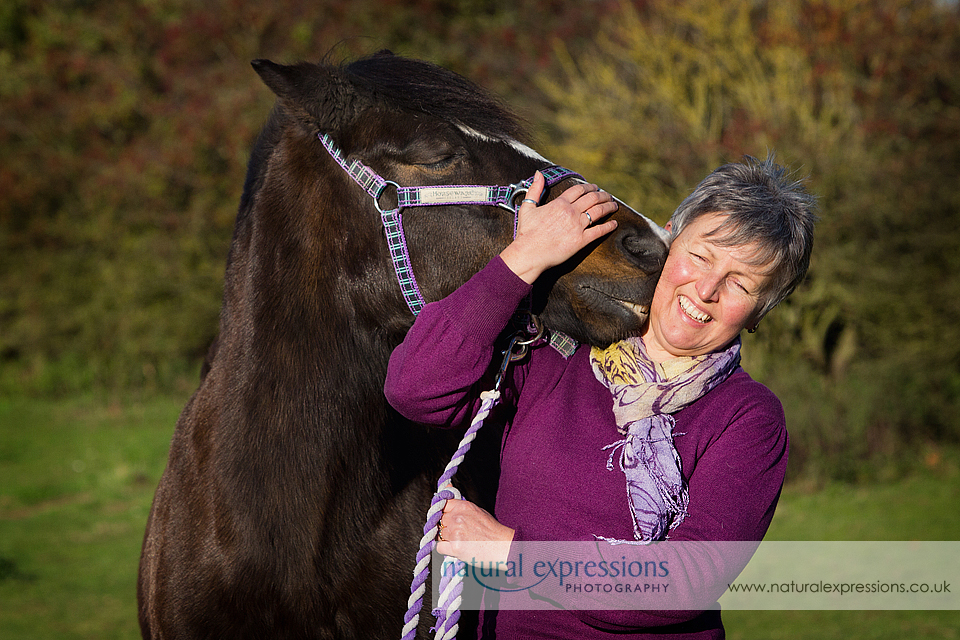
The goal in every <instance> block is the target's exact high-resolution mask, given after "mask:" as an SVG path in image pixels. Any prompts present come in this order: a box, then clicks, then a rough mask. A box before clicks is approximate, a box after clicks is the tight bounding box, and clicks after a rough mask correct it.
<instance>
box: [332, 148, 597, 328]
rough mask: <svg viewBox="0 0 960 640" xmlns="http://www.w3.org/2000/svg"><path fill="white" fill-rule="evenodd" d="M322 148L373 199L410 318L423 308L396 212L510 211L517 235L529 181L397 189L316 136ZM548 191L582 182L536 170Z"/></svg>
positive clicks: (557, 171)
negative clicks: (388, 196) (388, 200)
mask: <svg viewBox="0 0 960 640" xmlns="http://www.w3.org/2000/svg"><path fill="white" fill-rule="evenodd" d="M317 137H318V138H319V139H320V142H322V143H323V146H324V148H325V149H326V150H327V151H328V152H329V153H330V155H331V156H332V157H333V159H334V160H336V161H337V164H339V165H340V166H341V167H342V168H343V170H344V171H346V172H347V174H348V175H349V176H350V177H351V178H353V180H354V181H355V182H356V183H357V184H358V185H360V186H361V187H362V188H363V190H364V191H366V192H367V193H368V194H369V195H370V197H371V198H373V202H374V206H376V208H377V211H379V212H380V219H381V221H382V223H383V228H384V230H385V231H386V235H387V246H388V247H389V249H390V259H391V260H392V261H393V268H394V271H395V272H396V275H397V282H398V283H399V284H400V291H401V292H402V293H403V299H404V300H405V301H406V303H407V306H408V307H409V308H410V311H411V313H413V315H417V314H418V313H420V310H421V309H422V308H423V306H424V305H425V304H426V301H425V300H424V299H423V295H422V294H421V293H420V288H419V287H418V286H417V280H416V278H415V277H414V275H413V266H412V264H411V262H410V253H409V251H407V240H406V237H405V236H404V233H403V217H402V216H401V214H400V211H401V210H402V209H404V208H406V207H427V206H438V205H491V206H497V207H501V208H503V209H506V210H508V211H512V212H513V215H514V219H513V233H514V236H516V233H517V217H516V216H517V212H518V211H519V208H520V207H519V203H518V201H517V198H518V197H519V196H520V195H521V194H525V193H526V192H527V190H528V189H529V188H530V185H531V184H533V177H530V178H527V179H526V180H523V181H522V182H518V183H516V184H512V185H508V186H499V185H494V186H484V185H433V186H415V187H401V186H400V185H398V184H397V183H396V182H391V181H389V180H384V179H383V178H382V177H381V176H380V175H379V174H378V173H377V172H375V171H374V170H372V169H371V168H370V167H368V166H366V165H365V164H363V163H362V162H360V161H359V160H347V159H346V158H345V157H344V155H343V153H342V152H341V151H340V149H339V148H337V146H336V144H335V143H334V142H333V139H332V138H331V137H330V136H329V135H327V134H325V133H320V134H318V136H317ZM540 173H542V174H543V177H544V179H545V180H546V184H547V186H548V187H551V186H553V185H555V184H557V183H558V182H561V181H562V180H566V179H567V178H579V179H581V180H582V179H583V178H582V177H581V176H580V175H579V174H578V173H575V172H573V171H570V170H569V169H564V168H563V167H558V166H551V167H546V168H544V169H541V170H540ZM388 187H393V188H394V189H395V190H396V195H397V206H396V208H393V209H384V208H383V207H382V206H381V204H380V199H381V197H382V196H383V193H384V192H385V191H386V190H387V188H388Z"/></svg>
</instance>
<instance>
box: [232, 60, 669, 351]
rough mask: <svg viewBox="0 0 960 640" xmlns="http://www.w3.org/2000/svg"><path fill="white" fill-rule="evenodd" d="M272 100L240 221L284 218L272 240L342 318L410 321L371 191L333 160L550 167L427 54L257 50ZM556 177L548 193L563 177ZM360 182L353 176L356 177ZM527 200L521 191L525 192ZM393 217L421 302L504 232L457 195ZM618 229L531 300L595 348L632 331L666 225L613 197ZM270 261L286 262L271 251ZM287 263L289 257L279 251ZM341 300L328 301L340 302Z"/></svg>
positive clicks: (424, 177) (451, 175) (450, 171)
mask: <svg viewBox="0 0 960 640" xmlns="http://www.w3.org/2000/svg"><path fill="white" fill-rule="evenodd" d="M254 67H255V69H256V70H257V72H258V73H259V75H260V76H261V78H262V79H263V80H264V82H265V83H266V84H267V85H268V86H269V87H270V88H271V89H272V90H273V91H274V93H276V94H277V96H278V103H277V108H276V109H275V111H274V114H273V116H272V117H271V120H270V122H269V123H268V124H267V126H266V128H265V129H264V133H263V134H262V135H261V139H260V141H259V142H258V144H257V147H256V149H255V150H254V159H253V161H251V169H250V174H249V175H248V179H247V185H246V189H245V195H244V198H243V201H242V204H241V218H242V217H244V212H245V211H246V210H249V209H253V208H259V209H260V210H262V211H264V212H266V213H267V214H268V215H269V216H270V218H271V220H270V221H269V222H266V221H264V222H261V223H260V225H261V227H262V226H263V225H264V224H266V225H273V224H276V225H280V226H285V227H286V228H287V232H286V234H285V236H284V237H285V238H286V239H279V236H278V239H275V240H274V241H273V243H272V244H273V246H272V248H271V249H270V250H272V251H274V252H298V253H299V254H300V255H299V257H298V260H299V263H300V266H299V267H297V272H298V273H297V274H295V275H296V277H298V278H300V281H299V282H297V283H296V284H297V287H298V290H300V291H303V292H304V293H307V294H308V295H312V296H313V297H315V298H316V299H318V300H323V303H322V304H321V305H320V306H318V307H317V311H318V312H319V313H321V314H326V316H327V317H329V314H332V313H339V314H340V315H341V316H342V318H343V321H344V324H345V323H347V322H349V323H352V324H354V325H359V326H363V327H368V328H371V329H374V328H375V330H376V331H377V332H378V333H379V334H380V335H383V334H384V332H386V333H387V334H389V335H394V334H395V335H400V334H402V332H403V331H404V330H405V329H406V328H407V327H409V325H410V324H411V323H412V321H413V315H412V314H411V312H410V310H408V308H407V305H406V304H405V301H404V298H403V297H402V296H401V289H400V286H399V285H398V284H397V281H396V279H395V277H394V265H393V263H392V262H391V258H390V254H389V251H388V246H387V242H386V240H385V238H384V235H385V234H384V229H383V226H382V224H381V215H380V211H381V210H388V209H390V208H392V207H394V206H395V205H396V198H397V192H396V190H395V189H394V188H393V187H392V186H391V187H390V188H388V189H387V190H385V191H383V192H382V193H381V195H380V196H379V198H378V199H377V200H376V201H375V198H374V197H373V196H371V195H370V194H368V193H367V192H365V191H364V190H363V189H362V188H361V187H360V186H359V185H358V184H357V182H355V181H354V180H353V179H352V178H351V176H350V175H348V173H347V171H346V170H345V169H344V168H343V167H342V166H338V164H337V162H335V160H334V158H333V157H331V154H330V153H328V151H327V149H325V148H324V146H323V144H322V143H321V141H320V140H318V135H325V136H326V137H327V138H326V139H327V140H329V141H330V142H331V143H332V145H333V146H335V147H336V149H337V150H338V151H339V153H341V154H342V156H343V158H344V163H345V164H349V163H351V162H353V161H358V162H359V163H362V165H363V166H364V167H366V168H369V170H370V171H371V172H372V173H373V174H375V175H377V176H379V177H381V178H382V179H383V180H385V181H388V182H390V183H395V184H396V185H400V186H401V187H408V186H420V185H424V186H432V185H503V186H507V185H512V184H515V183H518V182H520V181H522V180H524V179H527V178H531V177H532V176H533V174H534V172H535V171H536V170H538V169H543V168H545V167H548V166H550V165H551V163H550V162H548V161H547V160H546V159H544V158H543V157H542V156H540V155H539V154H537V153H536V152H534V151H533V150H532V149H530V148H529V147H528V146H526V145H524V144H523V143H522V142H521V140H522V139H523V135H524V134H523V131H522V128H521V127H520V126H519V124H518V121H517V120H516V119H515V118H514V117H512V116H511V115H510V114H509V113H508V112H507V111H506V110H505V109H504V108H503V106H502V105H501V104H499V103H498V102H496V101H495V100H493V99H492V98H490V97H489V96H487V95H486V94H485V93H484V92H483V91H481V90H480V89H479V88H478V87H476V86H475V85H473V84H471V83H470V82H468V81H466V80H464V79H463V78H461V77H460V76H457V75H456V74H453V73H451V72H449V71H447V70H445V69H442V68H440V67H437V66H435V65H432V64H428V63H424V62H420V61H415V60H409V59H405V58H401V57H397V56H393V55H392V54H388V53H381V54H377V55H374V56H371V57H369V58H365V59H362V60H359V61H356V62H353V63H352V64H349V65H346V66H333V65H314V64H306V63H301V64H297V65H293V66H283V65H277V64H274V63H271V62H268V61H255V62H254ZM571 180H572V178H571V179H565V180H562V181H560V182H559V183H557V184H555V185H554V186H552V187H551V189H550V191H549V192H548V195H547V197H548V198H553V197H556V196H557V195H558V194H559V193H561V192H562V191H563V190H564V189H565V188H566V187H568V186H569V185H570V184H572V182H571ZM361 181H362V180H361ZM521 197H522V196H521ZM400 214H401V215H402V228H403V231H404V234H405V240H406V246H407V248H408V249H409V255H410V259H411V263H412V270H413V273H414V275H415V277H416V281H417V283H418V285H419V290H420V292H421V293H422V295H423V298H424V299H426V300H427V301H431V300H438V299H440V298H442V297H444V296H446V295H447V294H449V293H451V292H452V291H453V290H454V289H455V288H456V287H458V286H459V285H460V284H462V283H463V282H464V281H466V280H467V279H468V278H469V277H470V276H471V275H472V274H473V273H475V272H476V271H477V270H479V269H480V268H481V267H482V266H483V265H484V264H485V263H486V262H487V261H489V260H490V259H491V258H492V257H493V256H495V255H496V254H497V253H499V252H500V251H501V250H502V249H503V248H504V247H505V246H506V245H507V244H508V243H509V242H510V240H511V238H512V235H513V229H514V214H513V213H512V212H511V211H509V210H508V209H507V208H504V207H499V206H492V205H481V204H462V203H441V204H438V205H436V206H429V207H414V208H404V209H402V210H401V212H400ZM614 215H615V218H616V219H617V220H618V222H619V226H618V228H617V230H616V231H615V232H613V233H612V234H610V235H609V236H607V237H606V238H604V239H603V240H602V241H600V242H598V243H597V244H596V245H594V246H591V247H589V248H588V250H585V251H584V252H583V253H582V255H579V256H577V257H575V258H574V259H572V260H570V261H569V262H568V263H566V264H564V265H561V266H560V267H558V268H555V269H553V270H552V271H550V272H547V273H546V274H544V275H543V276H542V277H541V279H540V280H539V281H538V282H537V285H536V288H535V299H534V310H535V311H537V312H539V313H540V315H541V317H542V319H543V320H544V322H545V324H546V325H547V326H549V327H550V328H552V329H556V330H559V331H563V332H565V333H568V334H569V335H571V336H573V337H574V338H576V339H578V340H580V341H581V342H588V343H591V344H606V343H609V342H612V341H614V340H617V339H621V338H623V337H625V336H627V335H630V334H635V333H637V332H638V330H639V329H640V327H641V325H642V324H643V322H644V321H645V320H646V314H647V309H648V305H649V303H650V300H651V298H652V296H653V290H654V287H655V285H656V280H657V277H658V276H659V273H660V269H661V267H662V265H663V262H664V259H665V257H666V250H667V247H666V243H665V238H666V233H665V232H663V230H662V229H660V228H659V227H658V226H657V225H655V224H653V223H652V222H651V221H650V220H648V219H647V218H645V217H643V216H641V215H640V214H638V213H636V212H635V211H633V210H632V209H630V208H628V207H626V206H625V205H623V204H622V203H621V206H620V210H619V211H618V212H617V213H616V214H614ZM274 259H275V260H277V261H279V262H285V261H287V259H286V258H284V257H283V256H281V255H280V254H279V253H277V255H276V257H275V258H274ZM289 262H290V264H291V266H292V265H293V257H292V256H291V257H290V258H289ZM341 305H342V308H340V309H339V310H335V309H334V307H337V306H341Z"/></svg>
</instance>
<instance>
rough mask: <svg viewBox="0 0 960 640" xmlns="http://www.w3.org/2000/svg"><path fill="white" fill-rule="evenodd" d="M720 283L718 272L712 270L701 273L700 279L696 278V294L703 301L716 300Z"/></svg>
mask: <svg viewBox="0 0 960 640" xmlns="http://www.w3.org/2000/svg"><path fill="white" fill-rule="evenodd" d="M721 283H722V278H720V276H719V275H718V274H715V273H713V272H712V271H708V272H706V273H703V274H701V276H700V279H699V280H697V295H699V296H700V299H701V300H703V301H704V302H716V300H717V297H718V295H719V293H720V285H721Z"/></svg>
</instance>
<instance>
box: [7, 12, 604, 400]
mask: <svg viewBox="0 0 960 640" xmlns="http://www.w3.org/2000/svg"><path fill="white" fill-rule="evenodd" d="M604 6H606V7H607V10H612V9H613V8H614V7H615V4H614V3H606V4H604V3H600V2H597V3H593V9H594V10H593V11H591V12H588V14H586V15H580V14H581V11H580V9H577V8H576V7H574V6H573V5H566V6H565V3H556V2H549V1H546V0H520V1H519V2H517V1H513V0H486V1H482V0H476V1H471V2H450V1H449V0H424V1H418V2H399V1H387V2H384V1H383V0H352V1H351V2H350V3H345V2H340V1H339V0H322V1H320V2H306V1H305V0H281V1H278V2H250V1H242V0H213V1H211V2H204V3H196V2H188V1H186V0H149V1H148V0H135V1H131V2H123V3H116V2H108V1H105V0H100V1H98V0H87V1H84V2H42V1H40V0H8V1H7V2H6V3H4V4H3V8H2V9H0V114H2V116H0V366H2V371H0V389H5V390H6V392H7V393H11V392H17V393H23V392H42V393H68V392H71V391H75V390H78V389H87V388H91V387H93V388H106V389H114V390H124V391H126V392H129V391H130V390H132V389H139V388H144V387H146V388H160V389H162V388H170V387H171V386H176V385H177V384H181V381H182V380H183V378H182V375H183V372H184V371H191V372H192V373H191V374H190V376H189V378H188V379H187V380H188V381H186V382H182V384H183V385H186V386H191V385H193V384H195V380H196V371H197V369H198V368H199V363H200V361H201V359H202V355H203V353H204V352H205V350H206V347H207V345H208V344H209V342H210V341H211V339H212V338H213V337H214V335H215V334H216V331H217V319H218V313H219V306H220V296H221V291H222V279H223V270H224V264H225V259H226V254H227V248H228V246H229V241H230V235H231V230H232V226H233V219H234V216H235V212H236V206H237V202H238V201H239V197H240V191H241V187H242V185H243V179H244V173H245V169H246V162H247V156H248V153H249V149H250V146H251V145H252V143H253V140H254V137H255V136H256V133H257V132H258V130H259V128H260V126H261V124H262V123H263V121H264V120H265V119H266V116H267V114H268V112H269V110H270V108H271V106H272V104H273V96H272V94H270V92H269V91H268V90H267V89H266V88H265V87H264V86H263V85H262V84H261V83H260V81H259V78H257V76H256V74H255V73H254V72H253V71H252V69H251V68H250V65H249V63H250V60H252V59H254V58H258V57H267V58H272V59H274V60H277V61H279V62H291V61H295V60H300V59H308V60H318V59H319V58H321V57H322V56H324V55H326V54H327V53H330V54H331V57H332V59H333V60H335V61H336V60H339V59H340V58H349V57H353V56H356V55H361V54H369V53H372V52H374V51H376V50H378V49H380V48H390V49H393V50H394V51H396V52H397V53H400V54H405V55H412V56H416V57H423V58H427V59H431V60H433V61H435V62H438V63H439V64H443V65H445V66H448V67H450V68H452V69H454V70H456V71H459V72H461V73H463V74H464V75H467V76H469V77H471V78H472V79H474V80H476V81H478V82H480V83H483V84H487V85H488V86H489V87H490V88H491V89H493V90H494V91H496V92H499V93H500V94H502V95H507V94H511V93H512V92H513V91H514V89H515V88H516V87H517V86H523V85H524V84H525V85H532V81H531V80H530V78H531V76H532V75H534V74H535V73H537V72H538V70H539V69H540V68H541V67H542V65H543V64H545V63H546V62H547V61H548V60H549V51H550V47H551V46H552V45H551V44H550V42H551V39H552V38H553V37H561V38H563V39H565V40H566V41H567V42H569V43H571V46H576V42H578V41H581V42H582V41H583V40H584V39H585V36H586V35H590V34H591V28H592V27H594V26H595V25H596V24H597V21H598V20H599V17H600V15H602V12H603V10H604ZM514 95H516V94H515V93H514ZM518 102H524V101H523V100H520V101H518ZM531 103H532V101H531V100H527V101H526V105H527V106H528V107H529V105H530V104H531ZM521 106H523V105H521Z"/></svg>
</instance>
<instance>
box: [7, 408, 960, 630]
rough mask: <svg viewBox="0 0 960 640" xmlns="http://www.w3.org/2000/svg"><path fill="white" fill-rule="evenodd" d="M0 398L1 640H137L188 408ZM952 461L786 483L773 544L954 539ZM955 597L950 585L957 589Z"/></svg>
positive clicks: (883, 620)
mask: <svg viewBox="0 0 960 640" xmlns="http://www.w3.org/2000/svg"><path fill="white" fill-rule="evenodd" d="M184 400H185V399H184V398H178V399H152V400H149V401H144V402H139V403H131V404H128V405H122V406H121V405H116V404H104V403H99V402H94V401H90V400H80V399H74V400H68V401H62V402H57V403H47V402H37V401H27V400H9V399H8V400H0V640H34V639H37V640H41V639H42V640H47V639H52V638H57V639H63V640H71V639H80V638H84V639H91V640H92V639H97V640H109V639H114V638H116V639H135V638H138V637H139V632H138V628H137V622H136V603H135V588H136V587H135V585H136V567H137V562H138V557H139V550H140V540H141V536H142V534H143V526H144V523H145V522H146V518H147V512H148V509H149V506H150V500H151V497H152V495H153V490H154V488H155V486H156V482H157V480H158V479H159V477H160V473H161V471H162V470H163V466H164V464H165V461H166V452H167V445H168V442H169V439H170V435H171V433H172V431H173V425H174V422H175V421H176V417H177V414H178V413H179V411H180V407H181V405H182V404H183V402H184ZM958 459H960V455H958V454H957V452H949V451H948V452H938V453H936V454H931V458H930V460H929V461H928V464H926V465H924V466H925V467H926V470H922V471H918V472H917V473H916V474H914V475H912V476H911V477H909V478H907V479H905V480H903V481H901V482H897V483H890V484H883V485H877V486H865V487H850V486H842V485H831V486H827V487H825V488H820V489H817V490H816V491H814V490H810V489H807V488H804V487H801V486H790V487H788V489H787V490H786V491H785V493H784V496H783V499H782V500H781V504H780V508H779V510H778V512H777V517H776V518H775V519H774V522H773V526H772V528H771V531H770V534H769V538H771V539H777V540H957V539H958V534H960V512H958V511H960V510H958V508H957V506H958V504H960V472H958V464H957V462H958ZM957 588H960V585H957ZM724 620H725V622H726V626H727V634H728V637H729V638H733V639H738V640H739V639H753V638H757V639H770V640H778V639H782V640H806V639H808V638H809V639H811V640H812V639H813V638H817V639H819V640H824V639H830V638H838V639H839V638H844V639H849V638H856V639H861V638H862V639H869V640H874V639H875V640H880V639H884V640H886V639H890V640H894V639H896V640H921V639H934V638H936V639H943V638H960V612H955V611H947V612H923V611H920V612H915V611H897V612H884V611H866V612H860V611H853V612H841V611H773V612H759V611H730V612H727V613H725V614H724Z"/></svg>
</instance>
